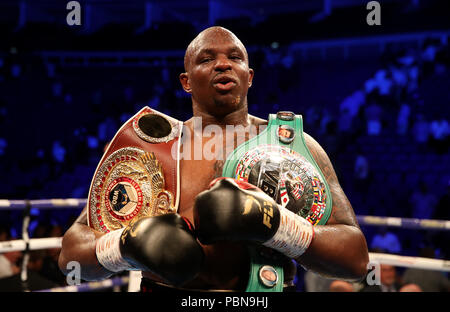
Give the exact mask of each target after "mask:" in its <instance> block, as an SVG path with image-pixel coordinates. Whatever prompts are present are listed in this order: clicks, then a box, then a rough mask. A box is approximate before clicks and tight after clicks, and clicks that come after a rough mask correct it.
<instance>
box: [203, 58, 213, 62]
mask: <svg viewBox="0 0 450 312" xmlns="http://www.w3.org/2000/svg"><path fill="white" fill-rule="evenodd" d="M211 60H212V59H211V58H204V59H202V60H201V61H200V63H208V62H209V61H211Z"/></svg>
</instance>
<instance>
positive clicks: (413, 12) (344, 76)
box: [0, 0, 450, 259]
mask: <svg viewBox="0 0 450 312" xmlns="http://www.w3.org/2000/svg"><path fill="white" fill-rule="evenodd" d="M68 2H69V1H56V0H55V1H51V0H34V1H27V0H23V1H12V0H3V1H1V2H0V172H1V180H0V198H4V199H39V198H72V197H73V198H86V197H87V192H88V188H89V185H90V181H91V178H92V176H93V173H94V170H95V168H96V166H97V163H98V161H99V160H100V158H101V155H102V151H103V147H104V145H105V144H106V143H107V142H108V141H109V140H110V139H111V138H112V137H113V135H114V133H115V132H116V131H117V130H118V128H119V127H120V125H121V124H122V123H123V122H124V121H126V120H127V119H128V118H129V117H131V116H132V115H134V114H135V113H136V112H137V111H138V110H139V109H141V108H142V107H143V106H145V105H148V106H150V107H151V108H153V109H156V110H158V111H161V112H163V113H165V114H168V115H170V116H173V117H175V118H178V119H180V120H186V119H188V118H190V116H191V104H190V103H191V102H190V98H189V96H188V94H186V93H184V91H183V90H182V88H181V86H180V84H179V81H178V75H179V73H181V72H183V71H184V70H183V55H184V50H185V48H186V47H187V45H188V44H189V42H190V41H191V40H192V39H193V38H194V37H195V36H196V35H197V34H198V32H200V31H201V30H203V29H205V28H206V27H209V26H212V25H220V26H224V27H226V28H228V29H230V30H231V31H233V32H234V33H235V34H236V35H237V36H238V37H239V38H240V39H241V40H242V42H243V43H244V44H245V45H246V47H247V49H248V52H249V58H250V66H251V67H252V68H253V69H254V70H255V78H254V83H253V86H252V88H251V89H250V91H249V96H248V99H249V111H250V113H251V114H253V115H256V116H258V117H261V118H267V115H268V114H269V113H274V112H276V111H278V110H290V111H293V112H295V113H297V114H301V115H303V118H304V121H305V125H304V130H305V132H307V133H309V134H311V135H312V136H313V137H314V138H316V140H317V141H318V142H319V143H320V144H321V145H322V146H323V147H324V148H325V150H326V151H327V153H328V154H329V156H330V158H331V161H332V163H333V165H334V166H335V169H336V172H337V174H338V177H339V180H340V183H341V185H342V187H343V189H344V191H345V192H346V194H347V196H348V197H349V199H350V201H351V203H352V205H353V208H354V210H355V213H356V214H357V215H376V216H393V217H405V218H410V217H415V218H434V219H445V220H448V219H450V218H449V209H450V205H449V190H450V155H449V129H448V125H447V126H445V125H446V122H447V121H448V117H449V107H450V93H449V90H448V89H449V87H450V71H449V56H450V54H449V46H448V40H449V34H450V18H449V17H450V4H449V2H448V1H437V0H431V1H419V0H417V1H379V2H380V4H381V25H380V26H369V25H368V24H367V22H366V17H367V14H368V13H369V10H367V8H366V4H367V3H368V1H352V0H342V1H337V0H336V1H314V0H308V1H269V0H265V1H261V0H260V1H253V0H252V1H235V0H232V1H199V0H196V1H177V0H168V1H153V2H150V1H125V0H111V1H107V0H92V1H79V3H80V5H81V13H82V20H81V25H79V26H77V25H74V26H69V25H68V24H67V23H66V16H67V14H68V13H69V10H67V9H66V4H67V3H68ZM445 127H447V128H445ZM357 159H359V160H357ZM356 164H358V165H356ZM355 168H360V169H361V168H362V169H361V170H362V171H359V170H357V169H355ZM364 172H366V173H367V174H364ZM78 214H79V210H64V211H62V210H57V211H47V210H45V211H44V210H43V211H40V212H39V211H34V210H33V222H32V227H31V229H32V230H31V233H30V234H31V235H32V237H40V236H44V237H45V236H49V235H54V236H58V235H62V233H63V232H64V231H65V230H66V229H67V227H68V226H70V224H71V223H72V222H73V219H74V218H75V217H76V216H78ZM0 216H1V219H0V224H1V225H2V226H3V227H4V228H7V229H8V230H9V231H10V233H11V235H12V238H14V237H19V238H20V234H18V233H20V228H21V222H22V218H21V212H20V211H16V212H12V211H0ZM38 224H39V226H38ZM362 228H363V231H364V233H365V234H366V238H367V241H368V243H369V247H371V248H372V247H373V246H372V245H371V243H372V240H373V237H374V236H375V235H376V234H378V232H379V228H376V227H369V226H363V227H362ZM52 231H53V232H52ZM390 231H391V232H392V233H393V234H395V235H396V236H397V237H398V239H399V242H400V244H401V249H400V250H391V251H390V252H393V253H399V254H403V255H413V256H415V255H418V253H419V250H420V249H421V248H423V247H432V248H433V249H434V250H435V252H436V257H439V258H447V259H449V250H448V245H449V244H448V236H445V235H444V234H443V233H438V232H433V231H422V230H418V231H411V230H400V229H390ZM373 248H375V247H373Z"/></svg>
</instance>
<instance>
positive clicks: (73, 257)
mask: <svg viewBox="0 0 450 312" xmlns="http://www.w3.org/2000/svg"><path fill="white" fill-rule="evenodd" d="M102 235H103V233H100V232H97V231H95V230H93V229H92V228H90V227H89V226H88V225H87V211H86V208H84V209H83V211H82V212H81V214H80V216H79V217H78V219H77V220H76V221H75V222H74V224H73V225H72V226H71V227H70V228H69V230H67V232H66V233H65V234H64V237H63V241H62V249H61V253H60V255H59V259H58V265H59V268H60V269H61V271H62V272H63V273H64V274H67V273H69V271H68V270H67V268H66V266H67V263H69V262H70V261H77V262H79V263H80V265H81V278H82V279H83V280H86V281H95V280H102V279H105V278H107V277H109V276H111V275H112V274H113V273H112V272H110V271H108V270H106V269H104V268H103V267H102V266H101V265H100V264H99V263H98V261H97V256H96V254H95V245H96V242H97V239H98V238H100V237H101V236H102Z"/></svg>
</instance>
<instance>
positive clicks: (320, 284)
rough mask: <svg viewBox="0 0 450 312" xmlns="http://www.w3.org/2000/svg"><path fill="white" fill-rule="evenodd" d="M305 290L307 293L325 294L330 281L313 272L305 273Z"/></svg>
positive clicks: (328, 288)
mask: <svg viewBox="0 0 450 312" xmlns="http://www.w3.org/2000/svg"><path fill="white" fill-rule="evenodd" d="M304 280H305V290H306V291H307V292H326V291H329V290H330V285H331V283H332V282H333V280H332V279H329V278H326V277H323V276H321V275H319V274H317V273H315V272H313V271H306V273H305V279H304Z"/></svg>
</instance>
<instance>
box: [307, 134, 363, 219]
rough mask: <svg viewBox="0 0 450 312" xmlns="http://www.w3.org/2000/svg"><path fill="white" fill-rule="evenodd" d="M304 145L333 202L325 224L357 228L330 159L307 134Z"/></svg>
mask: <svg viewBox="0 0 450 312" xmlns="http://www.w3.org/2000/svg"><path fill="white" fill-rule="evenodd" d="M304 138H305V142H306V145H307V147H308V149H309V151H310V152H311V155H312V157H313V158H314V160H315V161H316V163H317V165H318V166H319V168H320V170H321V171H322V173H323V175H324V177H325V179H326V180H327V182H328V185H329V187H330V191H331V196H332V200H333V207H332V211H331V216H330V218H329V219H328V222H327V224H347V225H355V226H358V222H357V221H356V216H355V213H354V211H353V208H352V205H351V204H350V202H349V200H348V198H347V196H346V195H345V193H344V190H343V189H342V187H341V185H340V183H339V180H338V177H337V176H336V172H335V170H334V168H333V165H332V163H331V160H330V158H329V157H328V155H327V153H326V152H325V150H324V149H323V148H322V146H321V145H320V144H319V143H318V142H317V141H316V140H315V139H314V138H313V137H312V136H310V135H309V134H307V133H304Z"/></svg>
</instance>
